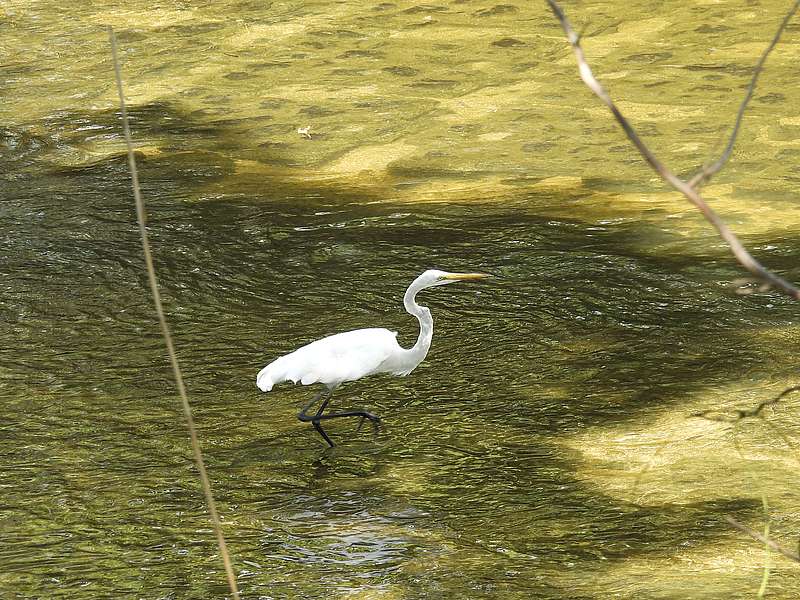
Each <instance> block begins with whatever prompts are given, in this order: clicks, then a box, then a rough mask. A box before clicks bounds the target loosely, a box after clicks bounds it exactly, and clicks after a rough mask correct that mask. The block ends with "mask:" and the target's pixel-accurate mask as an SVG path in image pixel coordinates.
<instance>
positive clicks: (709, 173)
mask: <svg viewBox="0 0 800 600" xmlns="http://www.w3.org/2000/svg"><path fill="white" fill-rule="evenodd" d="M798 8H800V0H797V1H796V2H795V3H794V6H792V8H791V9H790V10H789V12H788V13H786V16H784V17H783V21H781V25H780V27H778V31H777V32H775V35H774V36H773V38H772V41H771V42H770V43H769V45H768V46H767V47H766V48H765V49H764V52H763V53H762V54H761V57H760V58H759V59H758V63H757V64H756V66H755V69H753V76H752V78H751V79H750V85H749V86H747V94H745V96H744V100H742V103H741V104H740V105H739V112H738V113H737V114H736V122H735V123H734V124H733V130H732V131H731V137H730V139H729V140H728V144H727V145H726V146H725V150H724V152H723V153H722V154H721V155H720V157H719V158H718V159H717V160H716V161H714V162H713V163H712V164H711V165H709V166H707V167H705V168H703V169H702V170H701V171H700V172H699V173H697V175H695V176H694V177H692V178H691V179H690V180H689V186H690V187H693V188H697V187H699V186H701V185H702V184H703V183H704V182H706V181H708V180H709V179H711V177H713V176H714V174H715V173H717V172H718V171H719V170H720V169H721V168H722V167H723V166H724V165H725V163H726V162H728V159H729V158H730V156H731V152H733V145H734V144H735V143H736V136H737V135H738V134H739V127H740V126H741V124H742V119H743V118H744V113H745V110H747V105H748V104H749V103H750V99H751V98H752V97H753V93H754V92H755V91H756V85H757V84H758V78H759V76H760V75H761V72H762V71H763V70H764V63H766V62H767V57H768V56H769V55H770V53H772V50H773V49H774V48H775V46H777V45H778V42H779V41H780V39H781V36H782V35H783V32H784V31H785V30H786V26H787V25H788V24H789V21H791V20H792V17H793V16H794V14H795V13H796V12H797V9H798Z"/></svg>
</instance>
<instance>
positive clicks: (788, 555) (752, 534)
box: [725, 515, 800, 562]
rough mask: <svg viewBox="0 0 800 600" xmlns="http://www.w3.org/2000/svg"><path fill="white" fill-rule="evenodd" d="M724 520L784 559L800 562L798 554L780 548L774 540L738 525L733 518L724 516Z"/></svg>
mask: <svg viewBox="0 0 800 600" xmlns="http://www.w3.org/2000/svg"><path fill="white" fill-rule="evenodd" d="M725 520H726V521H727V522H728V523H730V524H731V525H733V526H734V527H735V528H736V529H738V530H739V531H741V532H742V533H746V534H747V535H749V536H750V537H751V538H753V539H754V540H758V541H759V542H763V543H764V544H766V545H767V546H769V547H770V548H772V549H773V550H775V551H776V552H779V553H781V554H783V555H784V556H785V557H786V558H788V559H790V560H793V561H795V562H800V554H798V553H797V552H792V551H791V550H787V549H786V548H784V547H783V546H781V545H780V544H778V543H777V542H775V541H774V540H772V539H769V538H767V537H765V536H764V535H762V534H761V533H760V532H758V531H756V530H755V529H751V528H750V527H748V526H747V525H743V524H742V523H739V521H737V520H736V519H734V518H733V517H731V516H729V515H725Z"/></svg>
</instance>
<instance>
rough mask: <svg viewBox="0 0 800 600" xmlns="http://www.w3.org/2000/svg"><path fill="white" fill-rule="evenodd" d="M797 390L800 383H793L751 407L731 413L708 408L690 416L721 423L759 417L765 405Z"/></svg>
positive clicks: (774, 402) (799, 388) (775, 402)
mask: <svg viewBox="0 0 800 600" xmlns="http://www.w3.org/2000/svg"><path fill="white" fill-rule="evenodd" d="M797 391H800V385H793V386H792V387H788V388H786V389H785V390H783V391H782V392H781V393H780V394H778V395H777V396H775V397H774V398H769V399H767V400H764V401H763V402H759V403H758V404H756V405H755V406H754V407H753V408H746V409H742V408H740V409H737V410H736V411H734V413H733V415H724V414H715V413H718V412H719V411H716V410H713V409H709V410H701V411H699V412H696V413H692V415H691V416H693V417H700V418H702V419H708V420H709V421H719V422H721V423H736V422H737V421H741V420H742V419H748V418H750V417H760V416H761V412H762V411H763V410H764V409H765V408H766V407H767V406H771V405H772V404H777V403H778V402H779V401H781V400H782V399H783V398H784V397H785V396H788V395H789V394H791V393H792V392H797Z"/></svg>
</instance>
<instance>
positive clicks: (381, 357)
mask: <svg viewBox="0 0 800 600" xmlns="http://www.w3.org/2000/svg"><path fill="white" fill-rule="evenodd" d="M396 336H397V333H396V332H394V331H389V330H388V329H357V330H355V331H347V332H344V333H337V334H336V335H332V336H329V337H326V338H322V339H321V340H317V341H315V342H312V343H310V344H308V345H306V346H303V347H302V348H298V349H297V350H295V351H294V352H292V353H291V354H287V355H286V356H282V357H280V358H278V359H277V360H275V361H273V362H272V363H270V364H269V365H267V366H266V367H264V368H263V369H262V370H261V372H260V373H259V374H258V380H257V383H258V387H259V388H261V389H262V390H263V391H269V390H270V389H272V386H273V385H274V384H276V383H279V382H281V381H287V380H291V381H293V382H295V383H297V382H300V383H302V384H303V385H311V384H312V383H324V384H325V385H327V386H329V387H335V386H336V385H339V384H340V383H342V382H344V381H353V380H355V379H360V378H361V377H364V376H365V375H369V374H370V373H374V372H375V371H376V369H378V367H380V365H381V363H383V362H384V361H385V360H386V359H387V358H389V356H391V355H392V353H393V352H396V351H397V350H398V349H399V348H400V347H399V345H398V344H397V340H396V339H395V338H396Z"/></svg>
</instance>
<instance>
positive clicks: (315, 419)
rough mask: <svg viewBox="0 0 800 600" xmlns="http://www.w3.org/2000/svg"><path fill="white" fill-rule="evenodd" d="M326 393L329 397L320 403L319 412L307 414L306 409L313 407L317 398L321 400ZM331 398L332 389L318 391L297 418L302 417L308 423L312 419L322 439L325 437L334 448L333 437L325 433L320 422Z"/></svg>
mask: <svg viewBox="0 0 800 600" xmlns="http://www.w3.org/2000/svg"><path fill="white" fill-rule="evenodd" d="M325 394H327V398H325V400H324V401H323V402H322V404H321V405H320V407H319V410H318V411H317V414H316V415H307V414H306V411H307V410H308V409H309V408H311V407H312V406H314V405H315V404H316V403H317V400H319V399H320V398H321V397H322V396H323V395H325ZM330 399H331V391H330V390H322V391H321V392H320V393H318V394H317V395H316V396H314V397H313V398H312V399H311V401H310V402H309V403H308V404H306V405H305V406H304V407H303V410H301V411H300V412H299V413H298V415H297V418H298V419H300V420H301V421H302V422H303V423H308V422H309V421H310V422H311V424H312V425H313V426H314V429H316V430H317V431H318V432H319V434H320V435H321V436H322V439H324V440H325V441H326V442H328V445H329V446H330V447H331V448H333V446H334V445H335V444H334V443H333V440H331V438H329V437H328V434H327V433H325V430H324V429H322V426H321V425H320V424H319V419H320V416H321V415H322V411H323V410H325V407H326V406H328V402H330Z"/></svg>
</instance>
